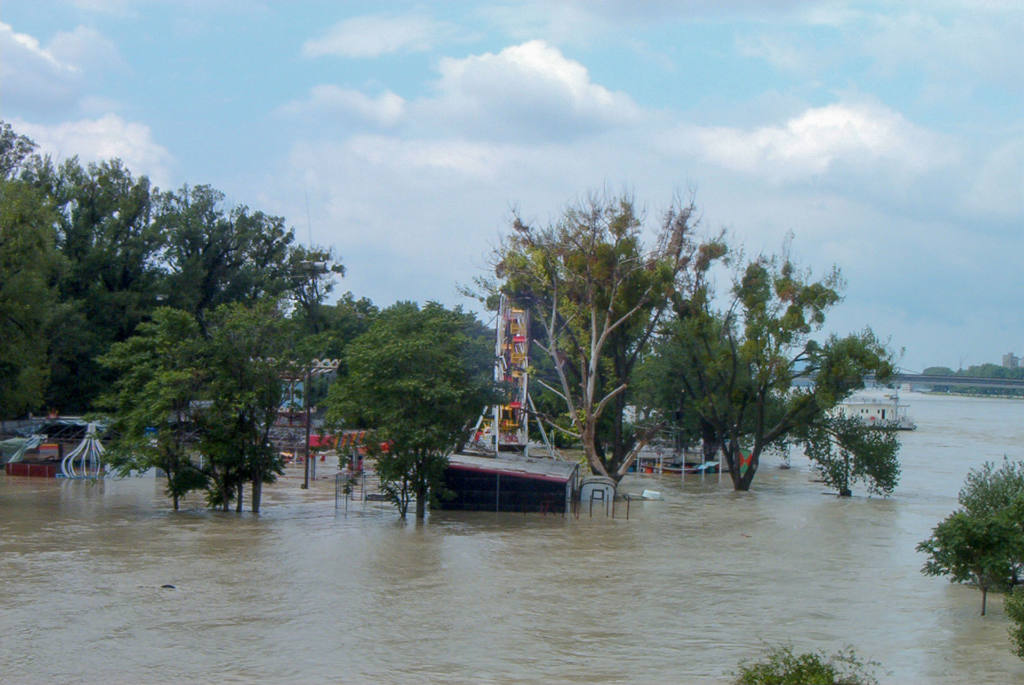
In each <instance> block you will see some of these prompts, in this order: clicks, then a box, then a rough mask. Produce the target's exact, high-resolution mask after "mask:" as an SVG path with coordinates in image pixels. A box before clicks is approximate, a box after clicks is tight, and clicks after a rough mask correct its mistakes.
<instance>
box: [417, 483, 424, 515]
mask: <svg viewBox="0 0 1024 685" xmlns="http://www.w3.org/2000/svg"><path fill="white" fill-rule="evenodd" d="M426 516H427V486H426V485H423V484H422V483H421V484H419V485H417V486H416V520H417V521H422V520H423V519H425V518H426Z"/></svg>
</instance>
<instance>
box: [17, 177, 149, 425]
mask: <svg viewBox="0 0 1024 685" xmlns="http://www.w3.org/2000/svg"><path fill="white" fill-rule="evenodd" d="M25 175H26V178H29V179H31V182H32V183H33V184H34V185H36V186H37V187H39V188H40V189H42V190H43V192H44V193H45V194H46V195H47V196H48V197H49V198H51V201H52V203H53V205H54V207H55V208H56V211H57V217H56V218H57V220H56V224H55V226H54V227H53V230H54V236H55V240H56V246H57V249H58V250H59V251H60V254H61V256H62V258H63V264H62V267H61V269H60V277H59V279H58V280H57V286H58V292H59V297H60V307H59V309H58V310H57V312H56V313H55V314H56V315H55V316H54V318H53V326H52V327H51V329H50V331H49V334H50V338H51V340H52V341H53V345H52V348H51V353H50V359H51V361H50V368H51V373H50V386H49V389H48V392H47V398H46V401H47V405H48V406H49V407H51V408H55V409H59V410H61V411H65V412H82V411H86V410H88V409H89V408H90V406H91V404H92V401H93V400H94V399H95V397H96V396H97V394H98V393H99V392H100V390H101V389H102V388H103V387H104V386H105V385H107V384H109V382H110V381H111V380H113V378H112V377H111V375H110V373H109V372H108V371H107V370H106V369H104V368H102V367H101V366H100V365H99V364H98V363H97V362H96V357H98V356H99V355H101V354H103V353H105V352H106V351H107V350H108V349H109V347H110V345H111V344H112V343H114V342H119V341H122V340H125V339H127V338H128V337H129V336H130V335H132V333H133V332H134V331H135V328H136V326H138V324H139V323H140V322H142V321H143V320H145V319H146V317H148V316H149V315H150V313H151V312H152V311H153V309H154V308H155V307H156V306H157V305H158V303H159V300H160V283H161V274H160V267H159V264H158V257H159V252H160V237H159V235H158V233H157V232H156V230H155V229H154V228H153V226H152V223H151V218H152V190H151V188H150V185H149V180H148V179H147V178H146V177H144V176H143V177H141V178H135V177H133V176H132V174H131V172H130V171H129V170H128V169H127V168H125V167H124V165H123V164H122V163H121V162H120V161H119V160H112V161H109V162H103V163H100V164H90V165H88V166H86V167H83V166H82V165H81V164H79V162H78V160H77V159H74V158H72V159H70V160H67V161H65V162H64V163H62V164H61V165H60V166H54V165H53V164H52V163H51V162H50V160H48V159H46V160H37V162H36V163H35V164H34V165H33V166H32V168H31V169H30V170H28V171H27V172H26V174H25Z"/></svg>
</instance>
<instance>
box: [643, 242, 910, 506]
mask: <svg viewBox="0 0 1024 685" xmlns="http://www.w3.org/2000/svg"><path fill="white" fill-rule="evenodd" d="M728 257H729V253H728V248H727V247H726V245H725V244H724V242H722V241H721V240H712V241H709V242H707V243H705V244H704V245H702V246H701V247H700V249H699V250H698V253H697V255H696V258H695V260H694V268H693V278H692V279H691V281H690V284H689V287H688V289H687V290H686V291H685V292H683V293H681V294H680V296H679V297H678V298H677V299H676V302H675V314H676V317H675V320H674V321H673V322H672V323H671V324H670V325H669V326H668V327H667V330H666V332H665V334H664V335H663V336H662V337H661V339H660V340H659V343H658V345H657V349H656V354H657V355H662V356H666V357H668V358H669V360H670V364H669V366H670V367H671V368H672V369H673V371H674V373H672V374H666V375H665V376H664V382H665V383H666V384H668V385H669V386H670V388H669V390H668V391H665V392H662V393H661V394H662V396H672V395H673V393H674V392H679V393H682V394H683V396H684V398H685V400H686V401H687V406H688V408H689V411H692V412H694V413H695V414H696V416H697V418H698V419H699V422H700V426H701V428H702V432H703V433H704V434H705V440H707V438H708V437H710V436H714V437H713V438H711V439H712V442H713V443H714V444H715V446H716V447H717V446H721V449H722V452H723V454H724V456H725V462H726V465H727V466H728V469H729V474H730V476H731V478H732V482H733V487H734V488H735V489H736V490H749V489H750V485H751V483H752V481H753V479H754V475H755V474H756V472H757V469H758V465H759V463H760V456H761V453H762V452H763V451H764V450H765V449H766V448H767V447H769V446H772V445H779V444H784V443H785V442H786V441H788V440H792V439H793V438H795V437H797V436H798V435H799V434H800V433H801V432H802V431H803V432H806V431H807V430H808V429H809V428H810V427H812V426H813V425H815V423H819V424H820V422H822V421H823V420H824V418H825V417H826V416H827V415H828V413H829V412H830V411H831V410H832V409H833V408H834V407H835V406H836V405H837V404H838V403H839V402H841V401H842V400H843V399H845V398H847V397H849V395H850V394H852V393H853V392H854V391H855V390H857V389H860V388H862V387H864V378H865V377H866V376H868V375H870V374H874V375H876V376H877V377H879V378H881V379H884V378H886V377H887V376H888V375H889V374H891V372H892V366H891V361H890V357H889V354H888V352H887V351H886V350H885V347H884V345H882V344H881V343H880V342H879V341H878V340H877V339H876V338H875V336H874V334H873V333H872V332H871V331H870V330H865V331H863V332H861V333H858V334H852V335H848V336H846V337H843V338H840V337H838V336H835V335H832V336H829V337H828V338H827V339H826V340H825V341H823V342H819V341H818V340H815V339H814V338H813V337H812V334H813V333H815V332H818V331H820V330H821V329H822V327H823V325H824V322H825V315H826V313H827V311H828V310H829V309H830V308H831V307H832V306H833V305H835V304H836V303H837V302H838V301H839V299H840V295H839V287H840V286H841V278H840V275H839V272H838V270H835V269H833V270H832V272H831V273H829V274H828V275H827V276H825V277H824V278H823V279H821V280H812V279H811V278H810V276H809V275H808V274H806V273H801V271H800V270H798V269H797V267H796V265H795V264H794V263H793V262H792V260H791V259H790V258H789V257H788V255H785V254H784V255H783V256H782V257H771V258H769V257H760V258H757V259H755V260H752V261H750V262H747V263H746V265H745V266H744V267H743V268H742V270H741V271H740V273H739V275H738V277H737V279H736V280H735V282H734V284H733V288H732V296H733V297H732V300H731V302H729V303H728V305H727V306H726V307H725V309H724V310H719V309H718V308H717V306H716V305H717V299H716V297H715V292H714V288H713V287H712V283H713V278H712V276H711V274H712V273H713V268H714V267H715V265H716V264H718V263H722V262H723V260H725V259H727V258H728ZM799 377H811V378H813V379H814V383H813V386H811V387H806V388H796V387H794V381H795V380H796V379H797V378H799ZM661 410H662V411H663V412H667V411H676V410H677V405H676V404H673V405H670V406H666V407H662V408H661ZM862 443H863V441H860V442H857V443H852V444H851V446H861V445H862ZM865 459H866V458H865ZM865 463H866V460H865Z"/></svg>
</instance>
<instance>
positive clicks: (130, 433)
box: [101, 303, 284, 511]
mask: <svg viewBox="0 0 1024 685" xmlns="http://www.w3.org/2000/svg"><path fill="white" fill-rule="evenodd" d="M283 340H284V336H283V335H282V333H281V318H280V315H279V314H278V313H277V311H276V310H275V308H274V307H273V306H272V305H271V304H260V305H258V306H255V307H245V306H243V305H240V304H237V303H236V304H227V305H223V306H222V307H220V308H218V309H217V310H215V311H214V312H212V313H211V314H210V317H209V321H208V325H207V330H206V331H205V332H204V331H203V330H202V329H201V328H200V326H199V324H198V322H197V321H196V319H195V317H193V316H192V315H191V314H189V313H188V312H184V311H181V310H177V309H172V308H169V307H164V308H160V309H158V310H156V312H154V316H153V321H152V322H147V323H143V324H142V325H140V326H139V330H138V333H137V334H136V335H134V336H132V337H131V338H129V339H128V340H126V341H124V342H122V343H116V344H115V345H113V347H112V348H111V352H110V353H109V354H107V355H105V356H104V357H102V359H101V361H102V362H103V363H104V364H105V365H106V366H107V367H108V368H110V369H112V370H113V371H115V372H117V374H118V380H117V381H116V383H115V384H114V390H113V392H111V393H109V394H108V395H106V396H105V397H104V398H103V404H104V405H105V406H106V407H107V408H108V409H109V410H110V412H111V416H112V417H113V423H112V427H113V428H114V430H115V432H116V433H117V434H118V436H119V437H118V439H117V442H116V443H115V445H114V446H113V448H112V450H111V463H112V465H113V466H114V467H115V468H117V469H118V470H119V471H120V472H121V473H127V472H129V471H132V470H144V469H147V468H150V467H157V468H160V469H162V470H163V471H164V472H166V473H167V476H168V482H167V493H168V496H170V497H171V498H172V499H173V501H174V507H175V509H177V508H178V501H179V499H180V498H181V497H182V496H183V495H185V494H186V493H187V492H189V491H190V490H196V489H206V490H207V493H208V499H209V502H210V504H211V506H218V507H221V508H224V509H226V508H228V506H229V505H230V503H231V502H233V501H234V502H236V503H237V504H238V507H239V509H240V508H241V495H242V490H241V488H242V485H244V484H245V483H251V484H252V509H253V511H259V508H260V495H261V492H262V486H263V484H264V483H268V482H272V481H273V480H274V479H275V478H276V476H277V475H278V474H280V473H281V472H282V463H281V459H280V457H279V456H278V454H277V453H276V451H275V450H274V449H273V448H272V447H271V445H270V443H269V442H268V439H267V438H268V431H269V430H270V427H271V425H272V424H273V421H274V418H275V416H276V412H277V408H278V406H279V405H280V395H281V381H280V376H281V373H282V370H283V369H282V365H281V362H275V361H274V359H275V358H277V359H279V358H280V352H281V349H280V347H279V345H280V344H281V342H282V341H283ZM200 455H202V460H200Z"/></svg>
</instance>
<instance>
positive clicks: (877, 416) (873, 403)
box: [838, 392, 917, 431]
mask: <svg viewBox="0 0 1024 685" xmlns="http://www.w3.org/2000/svg"><path fill="white" fill-rule="evenodd" d="M909 406H910V405H908V404H901V403H900V397H899V394H898V393H895V392H892V393H887V394H884V395H869V394H855V395H853V396H851V397H850V398H848V399H847V400H846V401H844V402H842V403H840V404H839V406H838V410H839V411H840V413H842V414H843V415H844V416H852V417H855V418H858V419H860V420H862V421H864V422H865V423H867V424H869V425H871V426H878V427H879V428H895V429H897V430H906V431H912V430H917V424H915V423H914V422H913V421H912V420H911V419H910V417H909V416H908V415H907V407H909Z"/></svg>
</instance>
